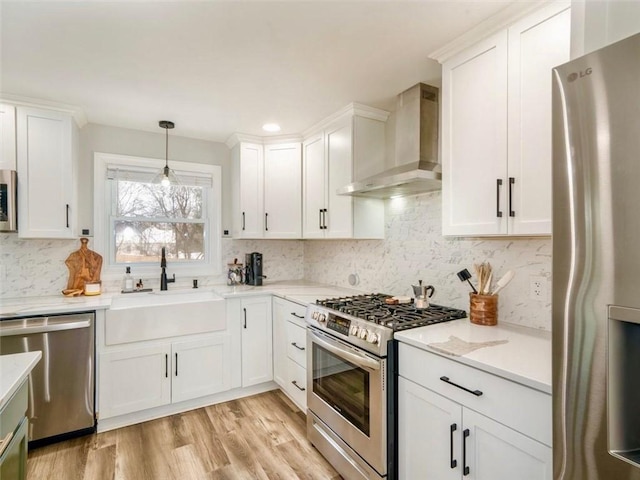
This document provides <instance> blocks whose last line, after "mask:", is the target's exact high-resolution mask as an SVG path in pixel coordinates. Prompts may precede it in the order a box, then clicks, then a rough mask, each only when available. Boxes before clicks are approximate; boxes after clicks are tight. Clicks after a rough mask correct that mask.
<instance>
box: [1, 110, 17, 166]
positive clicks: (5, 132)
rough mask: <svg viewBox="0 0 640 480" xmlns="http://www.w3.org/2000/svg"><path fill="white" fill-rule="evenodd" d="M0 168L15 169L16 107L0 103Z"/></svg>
mask: <svg viewBox="0 0 640 480" xmlns="http://www.w3.org/2000/svg"><path fill="white" fill-rule="evenodd" d="M0 142H2V143H1V144H0V170H15V169H16V108H15V107H14V106H13V105H7V104H5V103H0Z"/></svg>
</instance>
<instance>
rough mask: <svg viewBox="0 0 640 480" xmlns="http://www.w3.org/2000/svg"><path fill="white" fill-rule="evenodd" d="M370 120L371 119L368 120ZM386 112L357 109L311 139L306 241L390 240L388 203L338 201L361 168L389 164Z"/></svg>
mask: <svg viewBox="0 0 640 480" xmlns="http://www.w3.org/2000/svg"><path fill="white" fill-rule="evenodd" d="M367 115H369V116H367ZM386 118H387V114H386V112H382V111H374V110H373V109H370V110H369V111H364V110H363V111H360V110H357V109H356V108H355V107H353V108H351V109H347V110H346V111H345V112H344V113H342V114H341V115H339V116H337V117H336V118H333V119H332V120H331V121H329V122H327V123H326V124H323V126H322V128H321V129H318V130H317V131H315V132H314V133H312V134H309V135H306V138H305V140H304V142H303V151H302V177H303V181H302V191H303V193H302V194H303V207H302V217H303V220H302V225H303V231H302V236H303V238H384V202H383V201H382V200H380V199H373V198H362V197H350V196H346V195H338V194H337V193H336V190H337V189H338V188H341V187H344V186H345V185H347V184H349V183H351V182H353V181H354V180H356V179H355V178H354V172H355V171H356V170H357V165H359V164H363V163H365V162H375V163H377V164H383V163H384V162H383V161H376V160H375V158H376V157H381V156H382V157H384V153H385V121H386Z"/></svg>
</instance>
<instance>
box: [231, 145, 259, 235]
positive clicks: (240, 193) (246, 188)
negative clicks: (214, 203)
mask: <svg viewBox="0 0 640 480" xmlns="http://www.w3.org/2000/svg"><path fill="white" fill-rule="evenodd" d="M234 150H235V155H234V156H233V158H232V159H231V161H232V176H233V190H234V192H233V237H234V238H261V237H262V231H263V217H262V214H263V211H264V203H263V197H264V191H263V177H264V172H263V168H264V151H263V148H262V145H258V144H255V143H245V142H243V143H239V144H238V145H237V146H236V147H235V149H234Z"/></svg>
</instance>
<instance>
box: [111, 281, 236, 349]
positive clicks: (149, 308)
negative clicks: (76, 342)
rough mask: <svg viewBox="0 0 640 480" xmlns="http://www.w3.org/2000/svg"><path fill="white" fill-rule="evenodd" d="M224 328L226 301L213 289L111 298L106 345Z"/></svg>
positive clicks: (134, 294) (131, 294) (208, 331)
mask: <svg viewBox="0 0 640 480" xmlns="http://www.w3.org/2000/svg"><path fill="white" fill-rule="evenodd" d="M226 328H227V319H226V309H225V301H224V299H223V298H222V297H220V296H219V295H217V294H216V293H215V292H213V291H212V290H196V289H189V290H173V291H171V290H168V291H164V292H146V293H129V294H124V295H118V296H115V297H113V299H112V301H111V307H110V308H109V310H107V311H106V318H105V343H106V344H107V345H118V344H122V343H130V342H140V341H145V340H155V339H161V338H169V337H176V336H181V335H193V334H199V333H210V332H216V331H220V330H225V329H226Z"/></svg>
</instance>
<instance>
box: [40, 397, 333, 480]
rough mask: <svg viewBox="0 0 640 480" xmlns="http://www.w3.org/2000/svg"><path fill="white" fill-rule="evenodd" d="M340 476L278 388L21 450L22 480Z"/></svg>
mask: <svg viewBox="0 0 640 480" xmlns="http://www.w3.org/2000/svg"><path fill="white" fill-rule="evenodd" d="M61 479H64V480H173V479H175V480H213V479H230V480H231V479H233V480H243V479H309V480H312V479H313V480H316V479H317V480H326V479H331V480H337V479H341V477H340V476H339V475H338V474H337V473H336V471H335V470H334V469H333V468H332V467H331V465H329V464H328V463H327V461H326V460H325V459H324V458H323V457H322V456H321V455H320V453H318V451H317V450H316V449H315V448H313V446H311V444H310V443H309V441H308V440H307V438H306V418H305V415H304V414H303V413H302V412H300V410H299V409H298V408H297V407H296V406H295V405H294V404H293V403H291V401H290V400H289V399H288V398H287V397H286V396H285V395H284V394H283V393H282V392H280V391H279V390H274V391H271V392H267V393H262V394H260V395H254V396H252V397H247V398H243V399H239V400H233V401H230V402H226V403H221V404H218V405H212V406H209V407H205V408H200V409H197V410H192V411H189V412H185V413H181V414H178V415H173V416H170V417H165V418H161V419H158V420H153V421H150V422H145V423H141V424H138V425H132V426H130V427H125V428H121V429H118V430H112V431H109V432H104V433H99V434H95V435H88V436H85V437H82V438H77V439H73V440H69V441H66V442H61V443H58V444H54V445H49V446H46V447H42V448H39V449H35V450H33V451H30V452H29V457H28V462H27V480H61Z"/></svg>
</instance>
